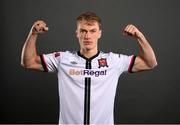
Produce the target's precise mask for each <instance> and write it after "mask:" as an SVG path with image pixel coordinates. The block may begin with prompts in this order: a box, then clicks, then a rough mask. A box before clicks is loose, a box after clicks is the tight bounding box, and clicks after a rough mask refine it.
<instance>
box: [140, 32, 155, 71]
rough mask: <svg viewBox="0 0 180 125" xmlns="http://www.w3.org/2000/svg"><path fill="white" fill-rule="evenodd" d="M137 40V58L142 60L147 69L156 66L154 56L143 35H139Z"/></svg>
mask: <svg viewBox="0 0 180 125" xmlns="http://www.w3.org/2000/svg"><path fill="white" fill-rule="evenodd" d="M137 40H138V42H139V45H140V50H139V56H140V57H141V58H142V59H143V60H144V62H145V63H146V64H147V65H148V66H149V67H151V68H153V67H155V66H156V65H157V61H156V56H155V54H154V51H153V49H152V47H151V46H150V44H149V42H148V41H147V39H146V38H145V37H144V35H143V34H141V35H140V36H139V37H138V38H137Z"/></svg>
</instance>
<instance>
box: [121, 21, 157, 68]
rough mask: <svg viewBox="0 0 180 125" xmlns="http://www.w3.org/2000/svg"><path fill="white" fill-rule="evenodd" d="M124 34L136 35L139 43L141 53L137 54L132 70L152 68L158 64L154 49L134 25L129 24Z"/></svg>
mask: <svg viewBox="0 0 180 125" xmlns="http://www.w3.org/2000/svg"><path fill="white" fill-rule="evenodd" d="M123 35H125V36H131V37H134V38H135V39H136V40H137V41H138V43H139V54H138V55H137V57H136V59H135V62H134V65H133V67H132V72H139V71H144V70H150V69H153V68H154V67H156V66H157V61H156V56H155V54H154V51H153V49H152V47H151V45H150V44H149V42H148V41H147V39H146V38H145V36H144V35H143V34H142V33H141V32H140V31H139V29H138V28H136V27H135V26H134V25H132V24H130V25H127V26H126V28H125V29H124V31H123Z"/></svg>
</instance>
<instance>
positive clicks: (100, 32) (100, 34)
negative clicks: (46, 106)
mask: <svg viewBox="0 0 180 125" xmlns="http://www.w3.org/2000/svg"><path fill="white" fill-rule="evenodd" d="M101 36H102V30H99V38H101Z"/></svg>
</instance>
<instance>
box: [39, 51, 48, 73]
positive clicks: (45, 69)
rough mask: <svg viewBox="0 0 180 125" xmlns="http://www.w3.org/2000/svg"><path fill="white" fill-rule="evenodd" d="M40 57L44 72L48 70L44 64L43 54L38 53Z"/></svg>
mask: <svg viewBox="0 0 180 125" xmlns="http://www.w3.org/2000/svg"><path fill="white" fill-rule="evenodd" d="M40 58H41V64H42V66H43V69H44V72H48V68H47V66H46V63H45V60H44V57H43V54H42V55H40Z"/></svg>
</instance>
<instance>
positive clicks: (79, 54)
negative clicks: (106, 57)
mask: <svg viewBox="0 0 180 125" xmlns="http://www.w3.org/2000/svg"><path fill="white" fill-rule="evenodd" d="M77 53H78V56H80V57H82V58H84V59H85V60H92V59H94V58H96V57H97V56H98V55H99V53H100V51H98V52H97V53H96V55H94V56H92V57H91V58H87V57H85V56H84V55H82V54H81V53H80V51H78V52H77Z"/></svg>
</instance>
